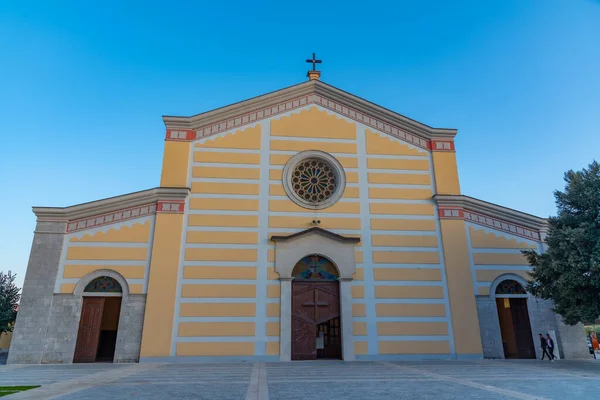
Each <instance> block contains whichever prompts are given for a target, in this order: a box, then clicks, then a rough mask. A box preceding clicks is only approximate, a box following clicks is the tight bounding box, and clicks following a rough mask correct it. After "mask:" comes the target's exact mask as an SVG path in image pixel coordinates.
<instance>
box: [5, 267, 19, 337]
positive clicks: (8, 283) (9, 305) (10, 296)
mask: <svg viewBox="0 0 600 400" xmlns="http://www.w3.org/2000/svg"><path fill="white" fill-rule="evenodd" d="M16 277H17V276H16V275H15V274H12V273H11V272H10V271H8V274H5V273H4V272H2V271H0V333H4V332H11V331H12V330H13V326H14V323H15V318H17V308H18V305H19V299H20V298H21V294H20V293H19V292H20V291H21V289H19V288H18V287H17V286H16V285H15V278H16Z"/></svg>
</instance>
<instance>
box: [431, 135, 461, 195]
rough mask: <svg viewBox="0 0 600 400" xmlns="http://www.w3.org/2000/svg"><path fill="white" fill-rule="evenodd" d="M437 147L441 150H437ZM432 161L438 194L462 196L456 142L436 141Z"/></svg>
mask: <svg viewBox="0 0 600 400" xmlns="http://www.w3.org/2000/svg"><path fill="white" fill-rule="evenodd" d="M436 146H437V147H439V148H438V149H436ZM432 159H433V174H434V176H435V188H436V192H437V193H439V194H460V182H459V179H458V166H457V165H456V153H455V152H454V142H450V141H434V142H433V150H432Z"/></svg>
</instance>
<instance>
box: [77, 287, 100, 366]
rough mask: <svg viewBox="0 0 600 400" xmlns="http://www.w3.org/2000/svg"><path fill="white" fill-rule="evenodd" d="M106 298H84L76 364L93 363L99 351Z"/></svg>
mask: <svg viewBox="0 0 600 400" xmlns="http://www.w3.org/2000/svg"><path fill="white" fill-rule="evenodd" d="M103 308H104V297H84V298H83V305H82V307H81V319H80V320H79V331H78V333H77V342H76V344H75V356H74V357H73V362H74V363H93V362H95V361H96V353H97V351H98V338H99V336H100V325H101V323H102V310H103Z"/></svg>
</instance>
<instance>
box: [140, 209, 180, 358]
mask: <svg viewBox="0 0 600 400" xmlns="http://www.w3.org/2000/svg"><path fill="white" fill-rule="evenodd" d="M183 218H184V215H183V213H158V214H157V215H156V225H155V227H154V244H153V246H152V262H151V264H150V277H149V280H148V295H147V297H146V313H145V315H144V331H143V333H142V348H141V352H140V357H167V356H170V355H171V340H172V337H171V336H172V332H173V320H174V319H173V316H174V314H173V313H174V309H175V297H176V295H177V275H178V268H179V256H180V253H181V251H180V250H181V237H182V234H181V232H182V230H183Z"/></svg>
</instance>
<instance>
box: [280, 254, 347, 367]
mask: <svg viewBox="0 0 600 400" xmlns="http://www.w3.org/2000/svg"><path fill="white" fill-rule="evenodd" d="M338 279H339V273H338V271H337V268H336V267H335V265H333V263H332V262H331V260H329V259H327V258H326V257H323V256H320V255H318V254H313V255H309V256H306V257H303V258H302V259H301V260H300V261H298V263H297V264H296V266H295V267H294V269H293V271H292V355H291V358H292V360H314V359H317V358H329V359H331V358H334V359H340V358H342V332H341V319H340V287H339V282H338Z"/></svg>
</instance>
